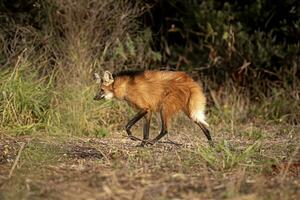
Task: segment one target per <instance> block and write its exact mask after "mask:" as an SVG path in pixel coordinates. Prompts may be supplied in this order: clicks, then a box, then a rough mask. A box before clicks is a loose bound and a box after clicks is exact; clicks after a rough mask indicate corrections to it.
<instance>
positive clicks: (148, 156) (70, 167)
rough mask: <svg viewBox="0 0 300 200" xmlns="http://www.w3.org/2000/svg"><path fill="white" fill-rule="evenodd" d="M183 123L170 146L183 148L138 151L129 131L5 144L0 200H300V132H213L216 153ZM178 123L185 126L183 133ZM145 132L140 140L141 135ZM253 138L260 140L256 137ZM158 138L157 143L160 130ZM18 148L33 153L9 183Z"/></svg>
mask: <svg viewBox="0 0 300 200" xmlns="http://www.w3.org/2000/svg"><path fill="white" fill-rule="evenodd" d="M176 120H177V121H175V122H176V124H177V125H176V124H174V125H173V128H172V131H171V133H170V134H169V135H168V136H167V138H165V140H164V141H167V140H172V141H174V142H177V143H181V144H182V145H181V146H177V145H173V144H168V143H158V144H155V145H154V146H149V147H146V148H140V147H136V146H135V145H136V144H137V143H136V142H133V141H131V140H129V139H128V138H127V137H126V135H125V132H123V131H121V132H114V133H111V134H109V135H108V136H106V137H105V138H97V137H74V136H72V137H66V136H64V137H49V136H43V137H32V136H30V137H19V138H9V137H4V136H2V138H1V143H0V149H1V155H0V158H1V164H0V175H1V179H0V194H1V196H0V197H1V198H2V199H20V198H22V199H44V198H47V199H72V198H74V199H298V197H299V195H300V193H299V191H300V190H299V189H300V182H299V176H300V151H299V144H300V143H299V141H300V137H299V134H298V133H299V126H288V125H281V124H274V123H272V124H267V123H263V122H261V123H253V124H252V127H249V126H248V124H246V125H245V124H236V125H235V126H234V132H231V131H232V129H231V128H230V125H227V124H222V123H220V124H212V126H211V129H212V132H213V136H214V140H215V142H216V144H217V145H216V148H215V149H211V148H210V147H209V146H208V145H207V143H206V140H205V137H204V136H203V134H202V133H201V132H200V130H198V128H196V127H195V126H194V125H193V124H191V123H190V124H189V123H188V122H187V121H186V120H187V119H185V118H182V117H179V118H177V119H176ZM178 121H182V124H181V126H180V127H179V125H178V123H177V122H178ZM183 124H187V125H183ZM228 126H229V127H228ZM140 128H141V127H140V126H139V127H136V128H135V132H134V134H136V135H141V134H140V131H141V129H140ZM154 128H155V127H154ZM249 129H250V130H249ZM253 130H255V131H254V132H260V135H261V136H260V137H256V135H255V136H254V137H252V135H251V134H249V132H251V131H253ZM152 132H153V133H152V136H153V135H154V132H157V129H155V130H154V131H152ZM18 142H26V146H25V149H24V150H23V152H22V155H21V158H20V161H19V163H18V167H17V168H16V170H15V172H14V173H13V176H12V178H11V179H9V180H7V179H5V178H4V177H5V176H6V175H7V174H8V172H9V170H10V168H11V166H12V163H13V160H14V159H15V158H16V154H17V151H18V149H19V145H18Z"/></svg>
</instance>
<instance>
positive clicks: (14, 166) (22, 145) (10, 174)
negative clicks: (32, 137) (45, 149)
mask: <svg viewBox="0 0 300 200" xmlns="http://www.w3.org/2000/svg"><path fill="white" fill-rule="evenodd" d="M24 147H25V143H22V144H21V147H20V149H19V152H18V155H17V157H16V159H15V162H14V164H13V166H12V168H11V169H10V171H9V175H8V179H10V178H11V176H12V174H13V172H14V169H15V168H16V166H17V164H18V161H19V159H20V156H21V153H22V151H23V149H24Z"/></svg>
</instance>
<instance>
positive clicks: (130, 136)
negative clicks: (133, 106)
mask: <svg viewBox="0 0 300 200" xmlns="http://www.w3.org/2000/svg"><path fill="white" fill-rule="evenodd" d="M146 114H147V111H140V112H138V113H137V114H136V115H135V116H134V117H133V118H132V119H131V120H130V121H129V122H128V123H127V124H126V126H125V130H126V133H127V134H128V136H129V138H130V139H132V140H141V139H139V138H137V137H135V136H133V135H132V133H131V131H130V129H131V127H132V126H133V125H134V124H135V123H137V122H138V121H139V120H140V119H141V118H142V117H144V116H145V115H146Z"/></svg>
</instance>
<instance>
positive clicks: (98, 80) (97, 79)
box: [94, 73, 101, 83]
mask: <svg viewBox="0 0 300 200" xmlns="http://www.w3.org/2000/svg"><path fill="white" fill-rule="evenodd" d="M94 79H95V80H96V83H101V78H100V76H99V74H98V73H94Z"/></svg>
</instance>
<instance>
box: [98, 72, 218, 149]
mask: <svg viewBox="0 0 300 200" xmlns="http://www.w3.org/2000/svg"><path fill="white" fill-rule="evenodd" d="M95 78H96V80H97V83H99V84H100V87H99V92H98V94H97V95H96V96H95V97H94V99H95V100H101V99H103V98H105V99H111V98H113V97H115V98H117V99H120V100H125V101H127V102H128V103H129V104H130V105H132V106H133V107H135V108H137V109H138V110H139V112H138V113H137V114H136V115H135V116H134V117H133V118H132V119H131V120H130V121H129V122H128V123H127V125H126V132H127V134H128V136H129V137H130V138H131V139H132V140H140V141H142V143H141V144H140V146H144V145H145V144H154V143H155V142H157V141H158V140H159V139H161V138H162V137H163V136H164V135H166V134H167V133H168V124H169V120H170V118H171V116H172V115H173V114H175V113H176V112H178V111H180V110H181V111H183V112H184V113H185V114H186V115H187V116H188V117H189V118H190V119H192V120H193V121H194V122H195V123H196V124H197V125H198V126H199V127H200V128H201V130H202V131H203V132H204V134H205V136H206V138H207V139H208V142H209V144H210V145H211V146H212V145H213V142H212V139H211V136H210V133H209V130H208V129H207V128H206V127H207V126H208V124H207V123H206V121H205V103H206V98H205V96H204V94H203V91H202V88H201V87H200V86H199V85H198V84H197V83H196V82H195V81H194V80H193V79H192V78H191V77H189V76H188V75H186V74H185V73H183V72H174V71H123V72H119V73H116V74H111V73H110V72H108V71H105V72H104V74H103V78H102V79H101V78H100V76H99V75H98V74H96V73H95ZM153 112H159V113H160V116H161V121H162V127H161V132H160V133H159V135H158V136H157V137H155V138H154V139H153V140H151V141H148V139H149V128H150V120H151V115H152V113H153ZM142 117H144V118H145V120H146V122H145V125H144V129H143V140H141V139H139V138H137V137H135V136H133V135H132V133H131V131H130V129H131V127H132V126H133V125H134V124H135V123H136V122H138V121H139V120H140V119H141V118H142Z"/></svg>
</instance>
